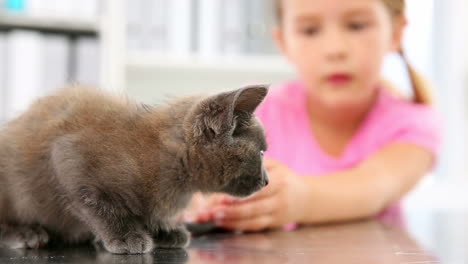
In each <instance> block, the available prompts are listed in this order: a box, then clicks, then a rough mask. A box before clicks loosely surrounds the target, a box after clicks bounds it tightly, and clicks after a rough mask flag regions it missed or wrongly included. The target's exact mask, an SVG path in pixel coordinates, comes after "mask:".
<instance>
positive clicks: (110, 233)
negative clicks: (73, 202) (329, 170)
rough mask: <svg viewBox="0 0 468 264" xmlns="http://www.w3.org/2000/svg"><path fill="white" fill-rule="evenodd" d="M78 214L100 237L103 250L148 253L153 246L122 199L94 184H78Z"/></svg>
mask: <svg viewBox="0 0 468 264" xmlns="http://www.w3.org/2000/svg"><path fill="white" fill-rule="evenodd" d="M79 197H83V199H82V200H81V201H79V203H78V205H77V206H78V207H79V211H80V212H81V213H82V215H81V216H80V217H81V218H83V219H84V220H85V221H86V222H87V223H88V225H90V227H91V228H92V229H93V231H94V232H95V234H96V235H97V236H98V237H99V238H100V239H101V240H102V243H103V245H104V247H105V248H106V250H108V251H109V252H111V253H115V254H141V253H148V252H150V251H151V250H153V248H154V243H153V239H152V237H151V236H150V234H149V232H148V231H147V230H146V229H145V228H144V225H143V224H141V221H140V219H139V217H138V216H136V215H134V214H132V212H130V211H129V210H128V209H127V208H126V204H125V202H124V201H123V199H121V197H120V198H117V197H118V196H116V197H112V195H111V194H104V193H101V192H100V191H98V190H95V189H94V188H88V187H86V188H84V187H82V188H80V191H79Z"/></svg>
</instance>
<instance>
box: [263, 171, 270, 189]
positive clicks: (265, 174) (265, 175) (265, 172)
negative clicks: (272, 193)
mask: <svg viewBox="0 0 468 264" xmlns="http://www.w3.org/2000/svg"><path fill="white" fill-rule="evenodd" d="M262 174H263V175H262V176H263V182H264V183H265V186H267V185H268V182H269V179H268V172H267V171H266V170H265V168H263V169H262Z"/></svg>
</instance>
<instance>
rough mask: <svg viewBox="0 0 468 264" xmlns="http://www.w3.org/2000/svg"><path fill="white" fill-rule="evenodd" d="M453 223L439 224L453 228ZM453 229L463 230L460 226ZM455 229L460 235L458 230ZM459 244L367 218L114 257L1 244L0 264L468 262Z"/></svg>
mask: <svg viewBox="0 0 468 264" xmlns="http://www.w3.org/2000/svg"><path fill="white" fill-rule="evenodd" d="M450 217H452V218H453V217H456V216H450ZM465 220H468V218H465ZM452 222H453V221H452ZM452 222H450V221H445V222H441V221H439V222H438V223H439V224H442V225H443V226H445V227H447V228H450V224H449V223H452ZM453 223H456V224H457V225H460V224H461V223H466V226H467V227H468V221H456V222H453ZM452 230H459V229H458V227H455V226H454V227H453V228H452ZM464 230H467V229H466V228H465V229H464ZM443 233H444V234H445V236H444V239H448V241H447V243H445V242H444V241H439V240H438V239H437V238H436V240H437V241H438V242H442V243H444V244H445V245H451V244H450V236H449V235H447V233H450V232H445V231H443ZM452 233H453V234H455V236H458V235H460V232H458V231H455V232H452ZM429 237H431V235H429ZM463 241H465V240H463ZM452 242H453V241H452ZM457 243H458V244H456V247H457V248H458V247H460V248H461V250H460V248H458V250H453V249H454V248H452V247H451V246H447V247H441V249H433V250H428V249H425V248H424V247H423V246H422V244H421V243H420V241H418V239H415V238H414V237H413V236H412V235H410V232H408V229H407V228H406V227H405V223H402V222H401V221H365V222H354V223H348V224H340V225H325V226H308V227H300V228H298V229H297V230H295V231H270V232H262V233H252V234H231V233H213V234H207V235H202V236H198V237H195V238H194V239H193V240H192V242H191V244H190V246H189V248H187V249H180V250H168V249H166V250H161V249H158V250H155V251H154V252H153V253H151V254H144V255H113V254H110V253H107V252H105V251H103V250H96V249H95V248H94V247H93V246H92V245H83V246H79V247H65V248H54V249H48V250H12V249H6V248H0V263H2V264H3V263H138V264H146V263H167V264H173V263H174V264H176V263H188V264H197V263H204V264H215V263H223V264H230V263H246V264H247V263H248V264H251V263H254V264H258V263H269V264H275V263H327V264H335V263H340V264H343V263H357V264H366V263H372V264H376V263H378V264H393V263H395V264H396V263H398V264H432V263H448V264H451V263H454V264H455V263H456V264H463V263H468V258H467V256H466V254H460V252H465V251H468V244H465V243H464V242H460V240H458V242H457ZM463 247H464V248H463ZM465 249H466V250H465ZM439 250H440V251H439ZM441 257H445V260H447V261H445V260H442V259H441ZM452 261H453V262H452Z"/></svg>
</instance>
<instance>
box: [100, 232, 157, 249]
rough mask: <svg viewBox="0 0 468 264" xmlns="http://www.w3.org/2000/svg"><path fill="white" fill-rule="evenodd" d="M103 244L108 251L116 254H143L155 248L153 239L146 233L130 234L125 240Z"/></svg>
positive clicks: (113, 240) (119, 239)
mask: <svg viewBox="0 0 468 264" xmlns="http://www.w3.org/2000/svg"><path fill="white" fill-rule="evenodd" d="M103 242H104V247H105V248H106V249H107V251H109V252H111V253H114V254H143V253H148V252H150V251H151V250H153V248H154V243H153V239H152V238H151V237H150V236H149V235H148V234H147V233H145V232H129V233H128V234H126V235H125V236H124V237H123V238H117V239H112V240H109V241H103Z"/></svg>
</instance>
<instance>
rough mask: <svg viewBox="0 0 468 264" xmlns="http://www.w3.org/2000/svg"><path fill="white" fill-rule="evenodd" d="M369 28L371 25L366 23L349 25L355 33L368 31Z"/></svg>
mask: <svg viewBox="0 0 468 264" xmlns="http://www.w3.org/2000/svg"><path fill="white" fill-rule="evenodd" d="M368 26H369V23H364V22H359V23H350V24H348V28H349V29H351V30H353V31H361V30H363V29H366V28H367V27H368Z"/></svg>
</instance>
